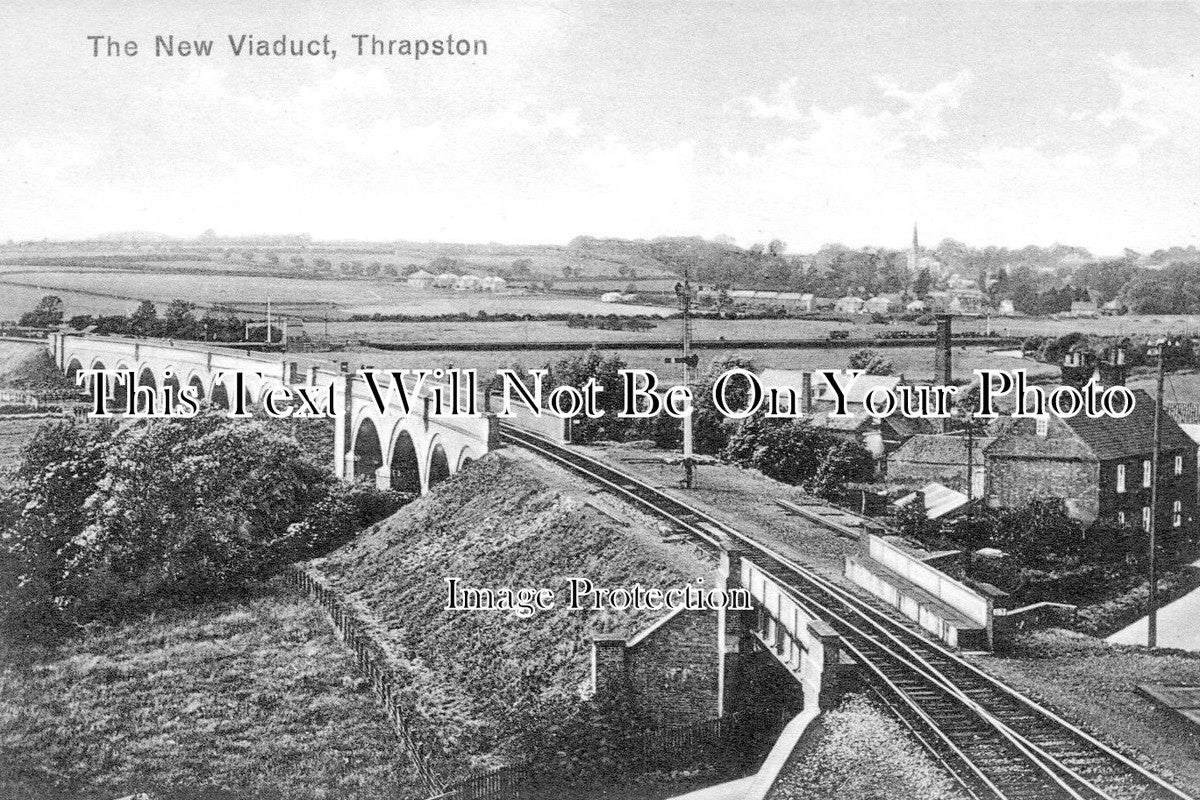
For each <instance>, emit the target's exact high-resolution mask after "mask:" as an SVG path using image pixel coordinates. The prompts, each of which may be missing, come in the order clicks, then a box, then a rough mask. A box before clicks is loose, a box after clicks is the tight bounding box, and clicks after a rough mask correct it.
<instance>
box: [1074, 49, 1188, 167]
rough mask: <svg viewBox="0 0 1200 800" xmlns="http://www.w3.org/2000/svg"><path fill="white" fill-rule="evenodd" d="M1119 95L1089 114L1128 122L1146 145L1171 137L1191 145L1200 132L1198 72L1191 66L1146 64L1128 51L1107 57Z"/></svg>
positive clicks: (1099, 119)
mask: <svg viewBox="0 0 1200 800" xmlns="http://www.w3.org/2000/svg"><path fill="white" fill-rule="evenodd" d="M1104 62H1105V63H1106V64H1107V66H1108V68H1109V72H1110V75H1111V77H1112V80H1113V82H1114V83H1115V84H1116V85H1117V89H1118V92H1119V97H1118V100H1117V103H1116V105H1114V106H1111V107H1110V108H1106V109H1104V110H1102V111H1100V112H1099V113H1096V114H1092V115H1087V114H1086V113H1085V114H1084V115H1082V116H1083V118H1085V119H1086V118H1087V117H1088V116H1091V117H1092V118H1094V119H1095V120H1096V121H1097V122H1099V123H1100V124H1101V125H1104V126H1108V127H1112V126H1116V125H1119V124H1121V123H1128V124H1130V125H1132V126H1133V127H1134V129H1135V130H1137V131H1139V132H1140V133H1141V138H1140V143H1141V144H1142V145H1143V146H1149V145H1151V144H1154V143H1156V142H1160V141H1166V140H1171V141H1175V142H1183V143H1186V144H1188V145H1192V144H1194V143H1195V141H1196V137H1197V136H1198V135H1200V77H1197V76H1198V74H1200V71H1198V70H1197V69H1196V68H1195V67H1192V68H1182V67H1176V68H1165V67H1163V68H1155V67H1145V66H1142V65H1141V64H1139V63H1137V62H1136V61H1134V59H1133V57H1132V56H1130V55H1129V54H1128V53H1119V54H1117V55H1115V56H1111V57H1107V58H1105V59H1104Z"/></svg>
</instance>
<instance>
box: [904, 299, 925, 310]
mask: <svg viewBox="0 0 1200 800" xmlns="http://www.w3.org/2000/svg"><path fill="white" fill-rule="evenodd" d="M904 310H905V311H928V310H929V303H926V302H925V301H924V300H910V301H909V302H908V305H906V306H905V307H904Z"/></svg>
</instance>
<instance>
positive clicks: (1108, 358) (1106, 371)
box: [1099, 342, 1129, 386]
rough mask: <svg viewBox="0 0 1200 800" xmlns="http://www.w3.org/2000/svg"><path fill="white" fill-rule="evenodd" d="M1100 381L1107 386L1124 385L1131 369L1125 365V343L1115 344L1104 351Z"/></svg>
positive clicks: (1100, 366) (1100, 367) (1100, 365)
mask: <svg viewBox="0 0 1200 800" xmlns="http://www.w3.org/2000/svg"><path fill="white" fill-rule="evenodd" d="M1099 371H1100V382H1101V383H1102V384H1104V385H1105V386H1124V385H1125V379H1126V378H1127V377H1128V375H1129V370H1128V369H1127V368H1126V366H1125V343H1124V342H1121V343H1119V344H1114V345H1113V346H1112V347H1109V348H1108V349H1106V350H1105V351H1104V357H1103V358H1102V359H1101V360H1100V364H1099Z"/></svg>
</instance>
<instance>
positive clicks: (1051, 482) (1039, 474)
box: [987, 455, 1141, 523]
mask: <svg viewBox="0 0 1200 800" xmlns="http://www.w3.org/2000/svg"><path fill="white" fill-rule="evenodd" d="M987 466H988V502H989V503H991V504H992V505H995V506H1001V507H1003V508H1021V507H1024V506H1025V505H1028V503H1029V501H1030V500H1031V499H1033V498H1035V497H1038V496H1043V495H1047V494H1053V495H1055V496H1059V497H1063V498H1066V499H1067V500H1068V501H1069V502H1068V503H1067V510H1068V511H1069V512H1070V513H1071V515H1072V516H1074V517H1076V518H1077V519H1080V520H1083V521H1084V522H1085V523H1090V522H1091V521H1092V520H1094V519H1095V518H1096V517H1097V516H1098V515H1099V513H1100V494H1099V485H1098V484H1099V464H1098V463H1097V462H1095V461H1085V460H1083V459H1054V458H1008V457H996V456H994V455H988V457H987ZM1140 478H1141V474H1140V473H1139V474H1138V479H1139V480H1140Z"/></svg>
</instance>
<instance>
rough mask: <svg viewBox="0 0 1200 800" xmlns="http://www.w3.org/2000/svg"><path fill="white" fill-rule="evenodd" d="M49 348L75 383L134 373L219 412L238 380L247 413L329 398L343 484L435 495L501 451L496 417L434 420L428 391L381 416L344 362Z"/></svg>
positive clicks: (108, 345) (72, 345)
mask: <svg viewBox="0 0 1200 800" xmlns="http://www.w3.org/2000/svg"><path fill="white" fill-rule="evenodd" d="M50 346H51V351H52V353H53V355H54V360H55V363H56V364H58V366H59V368H60V369H62V370H63V371H64V372H65V373H66V375H67V377H69V378H71V379H72V380H74V378H75V376H76V374H77V373H78V372H79V370H83V369H115V370H122V371H131V372H133V373H134V374H135V375H136V381H135V386H145V387H152V388H154V389H164V388H166V387H167V386H172V387H173V388H174V389H175V390H176V392H178V391H179V390H180V389H181V388H182V387H184V386H187V387H191V389H192V390H193V392H194V393H195V394H196V395H197V396H198V397H199V398H200V399H201V400H202V401H207V402H209V403H211V404H213V405H214V406H217V407H219V408H229V407H230V405H231V400H232V399H233V398H232V395H233V393H234V392H235V391H236V390H235V388H234V377H233V376H234V375H235V374H236V373H241V374H242V376H243V393H244V398H243V399H244V401H245V404H246V407H247V408H250V407H259V408H261V407H262V401H263V399H264V397H265V396H266V394H267V393H268V392H269V391H271V390H272V389H278V388H287V389H294V388H296V387H309V389H310V392H311V393H312V394H313V395H318V394H321V395H324V396H326V397H328V396H330V394H331V395H332V398H333V404H334V409H333V410H334V412H335V419H333V420H331V422H333V424H334V448H333V468H334V472H335V473H336V474H337V475H338V477H341V478H345V479H353V478H359V479H362V478H366V479H373V480H374V481H375V484H376V486H378V487H380V488H383V489H387V488H392V489H398V490H400V491H405V492H414V493H424V492H427V491H429V489H430V487H432V486H434V485H436V484H437V483H439V482H440V481H442V480H444V479H445V478H447V477H448V476H450V475H452V474H453V473H455V472H457V471H458V470H460V469H462V467H463V465H464V464H467V463H468V462H470V461H472V460H474V459H477V458H479V457H480V456H482V455H484V454H485V453H487V452H488V451H489V450H491V449H492V448H494V447H495V446H496V443H497V441H498V436H499V434H498V429H497V421H496V419H495V417H494V416H492V415H491V414H486V413H485V414H483V415H481V416H478V417H467V416H463V417H455V418H448V417H445V416H437V415H431V414H430V413H429V412H430V403H431V399H432V398H431V396H430V391H431V388H432V387H431V386H430V385H428V384H426V386H424V387H422V391H421V393H420V394H419V395H418V400H419V403H418V405H417V406H416V408H415V409H414V410H413V413H408V414H406V413H405V412H404V409H403V407H402V406H401V405H400V403H399V399H398V397H397V396H389V398H388V400H389V401H390V402H389V403H388V404H387V405H386V407H385V408H384V410H383V411H382V412H381V411H380V410H379V407H378V404H377V403H376V402H375V399H374V397H373V395H372V393H371V391H370V389H369V388H368V386H367V384H366V382H365V380H364V379H363V378H362V376H361V375H359V374H357V373H355V372H352V371H350V369H349V366H348V365H347V364H346V363H344V362H343V363H341V364H334V363H331V362H328V361H317V360H310V362H307V363H306V362H303V361H297V360H292V359H289V358H282V359H281V358H279V357H278V356H275V357H272V355H271V354H267V353H252V352H250V351H246V350H236V349H233V348H224V347H215V346H211V345H207V344H200V343H193V342H172V341H164V340H157V339H131V338H123V337H116V336H89V335H77V334H64V333H55V334H53V335H52V336H51V340H50ZM130 388H131V387H127V386H124V385H123V384H121V383H120V382H116V381H114V382H112V384H111V385H110V388H109V392H110V397H111V399H112V402H113V404H114V406H116V407H120V406H124V405H125V403H126V400H127V394H126V393H127V392H128V391H130Z"/></svg>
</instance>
